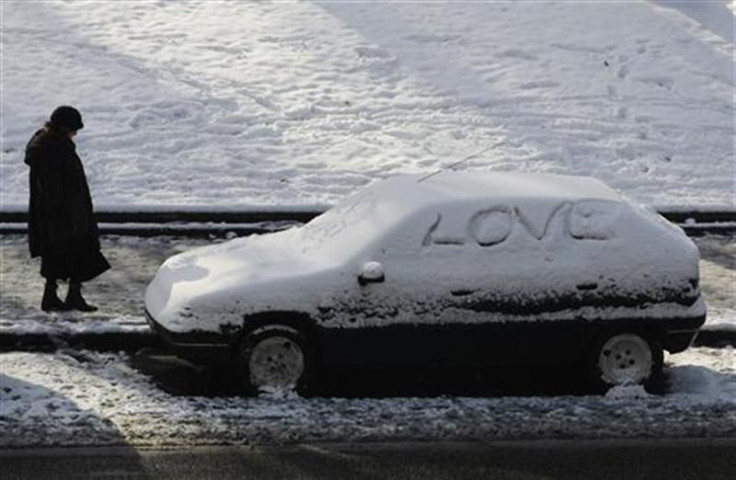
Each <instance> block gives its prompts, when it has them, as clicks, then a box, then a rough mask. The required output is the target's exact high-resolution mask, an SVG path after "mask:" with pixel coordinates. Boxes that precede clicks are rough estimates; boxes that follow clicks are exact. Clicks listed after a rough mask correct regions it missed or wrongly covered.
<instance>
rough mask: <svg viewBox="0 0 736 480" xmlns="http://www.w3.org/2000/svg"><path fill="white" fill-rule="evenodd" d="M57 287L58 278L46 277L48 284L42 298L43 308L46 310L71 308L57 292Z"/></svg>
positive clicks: (56, 310) (54, 310)
mask: <svg viewBox="0 0 736 480" xmlns="http://www.w3.org/2000/svg"><path fill="white" fill-rule="evenodd" d="M57 288H58V285H57V284H56V279H54V278H47V279H46V285H45V286H44V289H43V299H42V300H41V310H43V311H44V312H65V311H67V310H69V307H68V306H67V305H66V304H65V303H64V302H62V301H61V300H60V299H59V297H58V295H57V294H56V289H57Z"/></svg>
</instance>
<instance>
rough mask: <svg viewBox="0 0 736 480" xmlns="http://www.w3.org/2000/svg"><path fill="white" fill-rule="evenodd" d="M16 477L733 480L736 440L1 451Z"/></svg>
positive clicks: (5, 473)
mask: <svg viewBox="0 0 736 480" xmlns="http://www.w3.org/2000/svg"><path fill="white" fill-rule="evenodd" d="M0 464H1V465H2V478H3V480H11V479H31V478H32V479H80V478H137V479H148V478H150V479H169V478H171V479H177V480H188V479H197V480H200V479H208V478H213V479H214V478H216V479H218V480H225V479H231V478H232V479H235V478H237V479H251V478H253V479H341V480H343V479H345V480H347V479H377V480H384V479H416V480H435V479H437V480H440V479H472V480H477V479H485V478H493V479H499V480H503V479H509V480H510V479H514V480H521V479H524V480H534V479H586V480H588V479H597V480H606V479H656V478H662V479H667V480H676V479H692V480H705V479H710V480H718V479H729V480H730V479H731V478H733V474H734V472H736V440H734V439H688V440H655V439H652V440H616V441H611V440H605V441H603V440H601V441H596V440H593V441H591V440H585V441H572V440H544V441H520V442H493V443H462V442H460V443H449V442H448V443H377V444H337V445H334V444H333V445H294V446H282V447H246V446H244V447H198V448H187V449H156V450H135V449H132V448H126V447H120V448H77V449H70V448H62V449H53V450H9V451H7V450H6V451H1V452H0Z"/></svg>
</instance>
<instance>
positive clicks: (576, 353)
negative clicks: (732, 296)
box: [146, 172, 705, 392]
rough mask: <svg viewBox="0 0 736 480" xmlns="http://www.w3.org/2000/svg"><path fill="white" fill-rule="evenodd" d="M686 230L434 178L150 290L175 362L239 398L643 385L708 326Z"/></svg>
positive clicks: (456, 176) (529, 192) (540, 180)
mask: <svg viewBox="0 0 736 480" xmlns="http://www.w3.org/2000/svg"><path fill="white" fill-rule="evenodd" d="M698 260H699V254H698V250H697V248H696V247H695V245H694V244H693V243H692V242H691V241H690V240H689V239H688V238H687V237H686V236H685V235H684V233H683V232H682V230H680V229H679V228H677V227H675V226H673V225H671V224H670V223H668V222H667V221H665V220H664V219H662V218H661V217H660V216H658V215H657V214H656V213H653V212H650V211H648V210H646V209H643V208H640V207H638V206H635V205H633V204H632V203H630V202H628V201H627V200H626V199H624V198H622V197H621V196H620V195H619V194H617V193H616V192H615V191H613V190H612V189H610V188H608V187H607V186H605V185H604V184H602V183H601V182H599V181H596V180H593V179H590V178H583V177H572V176H554V175H541V174H520V173H519V174H514V173H484V172H472V173H471V172H468V173H465V172H443V173H440V174H438V175H434V176H431V177H421V176H415V175H407V176H399V177H394V178H390V179H388V180H384V181H379V182H375V183H374V184H372V185H371V186H369V187H367V188H365V189H363V190H362V191H360V192H358V193H357V194H355V195H353V196H351V197H349V198H347V199H345V200H344V201H343V202H341V203H340V204H339V205H337V206H335V207H334V208H332V209H330V210H328V211H327V212H325V213H324V214H322V215H320V216H319V217H317V218H315V219H314V220H312V221H311V222H309V223H307V224H306V225H304V226H302V227H299V228H292V229H290V230H287V231H283V232H278V233H272V234H267V235H260V236H252V237H248V238H242V239H236V240H231V241H229V242H226V243H223V244H219V245H215V246H209V247H204V248H199V249H195V250H192V251H190V252H186V253H183V254H180V255H176V256H174V257H172V258H170V259H168V260H167V261H166V262H165V263H164V264H163V265H162V266H161V268H160V269H159V271H158V273H157V274H156V276H155V278H154V279H153V280H152V282H151V283H150V285H149V287H148V289H147V292H146V310H147V313H148V317H149V320H150V323H151V325H152V326H153V328H154V329H155V330H156V331H157V332H158V333H159V334H160V335H162V336H163V337H164V339H165V340H166V341H167V342H168V343H169V344H170V346H171V347H172V348H173V349H174V351H175V352H177V353H178V354H179V355H181V356H184V357H186V358H189V359H191V360H194V361H197V362H202V363H210V364H215V365H230V366H233V365H234V366H235V367H236V368H235V370H234V371H235V372H237V373H236V377H237V379H238V381H239V382H240V383H241V384H242V385H243V387H244V388H245V389H246V390H247V391H249V392H257V391H259V390H263V389H268V388H280V387H286V388H290V387H294V388H296V389H297V390H298V391H300V392H307V391H308V389H309V387H310V386H311V385H312V383H313V381H314V379H315V378H316V376H317V375H319V374H322V373H324V372H326V371H329V370H330V368H332V367H339V368H357V367H368V366H370V367H376V368H382V367H392V366H402V367H417V366H421V367H427V368H429V367H442V366H452V367H463V366H501V367H502V366H505V365H513V366H530V367H534V366H544V367H552V366H562V367H565V366H569V367H570V368H575V369H578V368H581V369H582V370H583V371H584V372H585V375H586V376H587V378H588V380H589V382H590V383H591V384H592V386H593V387H595V388H596V389H597V390H603V389H605V388H607V387H610V386H615V385H625V384H647V383H650V382H653V381H654V380H655V379H656V378H657V376H658V375H659V373H660V372H661V369H662V357H663V350H668V351H669V352H671V353H676V352H679V351H682V350H685V349H686V348H688V346H689V345H690V344H691V342H692V340H693V339H694V337H695V335H696V334H697V331H698V329H699V328H700V326H701V325H702V324H703V323H704V321H705V304H704V302H703V300H702V298H701V296H700V291H699V286H698V275H699V274H698Z"/></svg>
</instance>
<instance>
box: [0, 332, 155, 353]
mask: <svg viewBox="0 0 736 480" xmlns="http://www.w3.org/2000/svg"><path fill="white" fill-rule="evenodd" d="M162 347H164V343H163V341H162V340H161V338H160V337H158V336H157V335H155V334H154V333H153V332H151V331H141V332H105V333H61V334H53V333H19V334H14V333H0V352H10V351H14V352H17V351H43V352H52V351H56V350H59V349H61V348H75V349H87V350H95V351H99V352H119V351H124V352H136V351H138V350H140V349H142V348H162Z"/></svg>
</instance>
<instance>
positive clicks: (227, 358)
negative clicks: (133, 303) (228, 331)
mask: <svg viewBox="0 0 736 480" xmlns="http://www.w3.org/2000/svg"><path fill="white" fill-rule="evenodd" d="M146 321H147V322H148V325H149V326H150V327H151V329H152V330H153V331H154V332H155V333H156V334H157V335H158V336H159V337H161V338H162V339H163V341H164V343H165V344H166V346H167V347H168V348H169V350H171V352H172V353H174V355H176V356H178V357H181V358H184V359H186V360H189V361H190V362H192V363H196V364H201V365H223V364H227V363H229V362H231V361H232V360H233V352H234V349H233V345H232V344H231V343H228V342H226V341H223V340H224V339H223V337H222V336H221V335H219V334H217V333H212V332H191V333H176V332H172V331H171V330H168V329H166V328H165V327H163V326H162V325H161V324H160V323H158V322H157V321H156V319H155V318H153V316H152V315H151V314H150V313H149V312H148V310H146Z"/></svg>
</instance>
